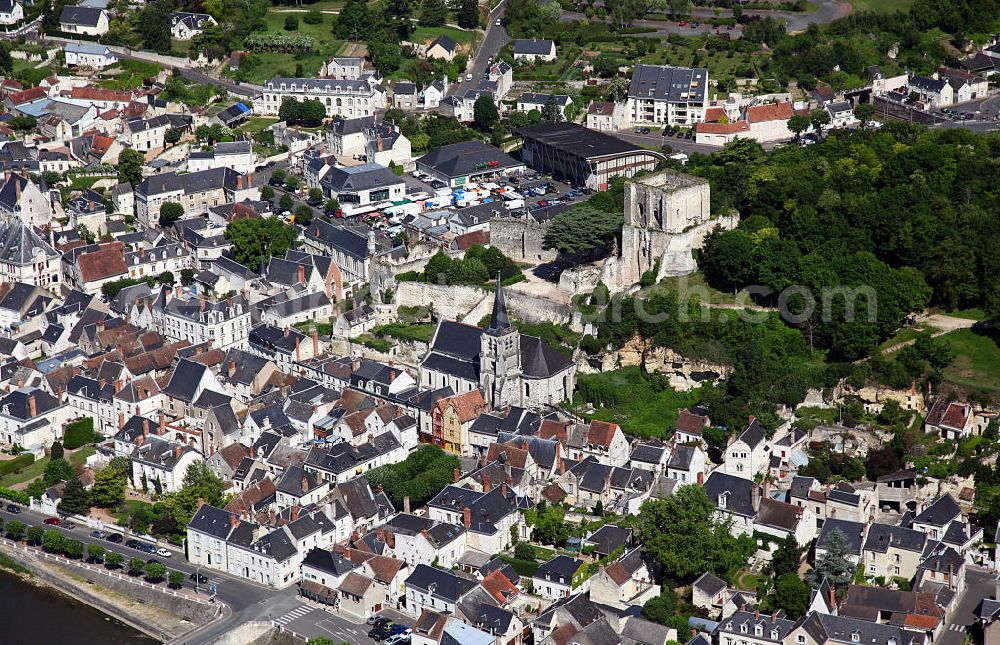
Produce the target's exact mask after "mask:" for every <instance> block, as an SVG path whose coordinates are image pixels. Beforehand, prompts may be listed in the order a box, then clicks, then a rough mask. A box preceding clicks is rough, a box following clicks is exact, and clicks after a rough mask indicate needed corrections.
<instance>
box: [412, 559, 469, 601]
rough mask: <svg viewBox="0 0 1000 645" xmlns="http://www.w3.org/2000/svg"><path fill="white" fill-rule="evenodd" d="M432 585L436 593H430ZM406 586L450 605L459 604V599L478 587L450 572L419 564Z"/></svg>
mask: <svg viewBox="0 0 1000 645" xmlns="http://www.w3.org/2000/svg"><path fill="white" fill-rule="evenodd" d="M432 585H433V586H434V591H433V592H430V589H431V586H432ZM406 586H407V587H408V588H409V587H414V588H417V589H420V590H421V591H423V592H425V593H427V592H430V593H428V595H430V596H434V597H436V598H442V599H444V600H446V601H448V602H449V603H457V602H458V599H459V598H461V597H462V596H463V595H465V594H466V593H468V592H469V591H470V590H471V589H472V588H473V587H475V586H476V583H475V582H472V581H471V580H466V579H465V578H461V577H459V576H456V575H455V574H453V573H451V572H450V571H444V570H441V569H437V568H435V567H430V566H427V565H426V564H418V565H417V566H416V567H414V569H413V573H411V574H410V576H409V577H408V578H407V579H406Z"/></svg>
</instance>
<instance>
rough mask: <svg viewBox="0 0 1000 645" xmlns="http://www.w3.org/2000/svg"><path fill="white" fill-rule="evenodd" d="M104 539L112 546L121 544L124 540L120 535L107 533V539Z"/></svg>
mask: <svg viewBox="0 0 1000 645" xmlns="http://www.w3.org/2000/svg"><path fill="white" fill-rule="evenodd" d="M104 539H105V540H107V541H108V542H112V543H114V544H121V543H122V540H124V539H125V538H123V537H122V534H121V533H108V537H106V538H104Z"/></svg>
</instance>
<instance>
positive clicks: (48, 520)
mask: <svg viewBox="0 0 1000 645" xmlns="http://www.w3.org/2000/svg"><path fill="white" fill-rule="evenodd" d="M42 524H48V525H49V526H59V525H60V524H62V520H61V519H59V518H58V517H46V518H45V519H44V520H42Z"/></svg>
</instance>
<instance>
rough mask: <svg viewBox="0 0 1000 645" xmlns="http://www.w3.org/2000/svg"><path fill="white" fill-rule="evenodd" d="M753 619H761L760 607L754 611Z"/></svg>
mask: <svg viewBox="0 0 1000 645" xmlns="http://www.w3.org/2000/svg"><path fill="white" fill-rule="evenodd" d="M753 619H754V620H760V610H759V609H755V610H754V612H753Z"/></svg>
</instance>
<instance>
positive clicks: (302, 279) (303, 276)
mask: <svg viewBox="0 0 1000 645" xmlns="http://www.w3.org/2000/svg"><path fill="white" fill-rule="evenodd" d="M298 274H299V276H298V277H299V282H301V283H302V284H305V282H306V268H305V267H304V266H302V265H301V264H300V265H299V271H298Z"/></svg>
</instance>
